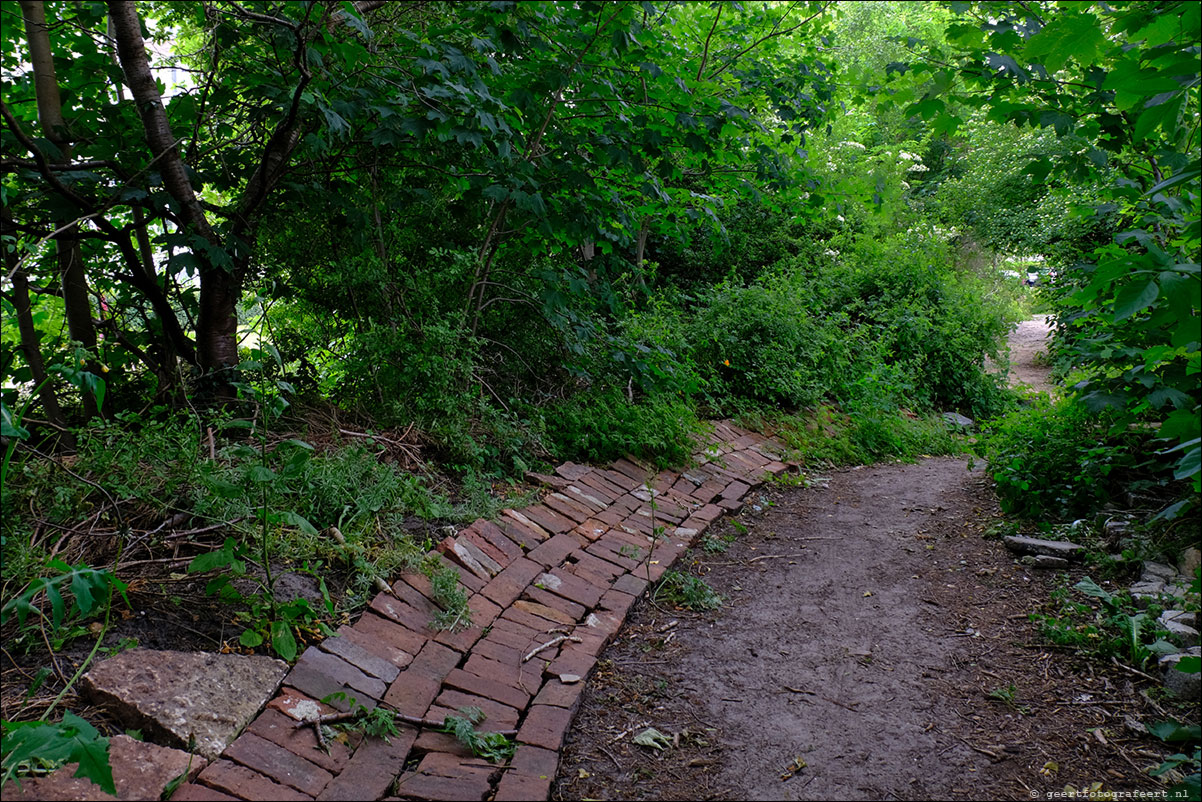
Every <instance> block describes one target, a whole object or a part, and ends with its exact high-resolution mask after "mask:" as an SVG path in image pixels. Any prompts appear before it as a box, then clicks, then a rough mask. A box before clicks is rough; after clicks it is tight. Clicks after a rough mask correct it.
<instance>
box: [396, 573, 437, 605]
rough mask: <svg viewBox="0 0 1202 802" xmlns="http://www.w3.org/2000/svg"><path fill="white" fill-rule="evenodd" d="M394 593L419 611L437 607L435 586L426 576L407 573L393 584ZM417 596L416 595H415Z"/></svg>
mask: <svg viewBox="0 0 1202 802" xmlns="http://www.w3.org/2000/svg"><path fill="white" fill-rule="evenodd" d="M392 592H393V593H395V594H396V595H397V596H398V597H399V598H401V599H403V600H405V601H406V602H408V603H409V605H410V606H411V607H413V608H415V609H417V610H427V609H429V608H431V607H437V606H438V605H437V603H435V601H434V585H433V584H432V583H431V582H430V577H428V576H426V575H425V574H421V573H417V572H413V571H406V572H404V573H402V574H401V575H400V576H399V577H397V581H396V582H393V583H392ZM414 594H416V595H414Z"/></svg>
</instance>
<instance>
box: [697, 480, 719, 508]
mask: <svg viewBox="0 0 1202 802" xmlns="http://www.w3.org/2000/svg"><path fill="white" fill-rule="evenodd" d="M725 489H726V483H725V482H719V481H717V480H715V479H710V480H709V481H707V482H705V483H704V484H702V485H701V486H700V487H695V488H693V489H692V490H691V491H689V495H690V496H692V497H693V498H695V499H697V500H698V501H699V502H701V503H702V504H708V503H710V502H711V501H713V500H714V499H715V498H717V496H718V494H719V493H721V492H722V491H723V490H725Z"/></svg>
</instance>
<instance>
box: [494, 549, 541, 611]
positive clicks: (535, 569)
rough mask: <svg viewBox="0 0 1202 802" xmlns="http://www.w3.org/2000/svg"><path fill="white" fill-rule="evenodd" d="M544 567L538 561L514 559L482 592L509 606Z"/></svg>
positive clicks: (496, 601)
mask: <svg viewBox="0 0 1202 802" xmlns="http://www.w3.org/2000/svg"><path fill="white" fill-rule="evenodd" d="M542 571H543V567H542V566H541V565H539V564H538V563H536V562H532V561H530V560H527V559H525V558H524V557H523V558H520V559H517V560H514V561H513V562H512V563H510V565H509V567H507V568H506V569H505V570H504V571H502V572H501V573H499V574H497V575H496V576H495V577H494V578H493V580H492V581H491V582H489V583H488V584H487V585H485V586H484V590H483V591H481V594H482V595H483V596H485V597H487V598H488V599H491V600H492V601H493V602H495V603H497V604H499V605H500V606H501V607H508V606H509V605H510V604H512V603H513V602H514V600H515V599H517V598H518V597H519V596H521V595H522V591H523V590H525V589H526V586H527V585H529V584H530V582H531V581H532V580H533V579H534V577H536V576H538V575H539V574H541V573H542Z"/></svg>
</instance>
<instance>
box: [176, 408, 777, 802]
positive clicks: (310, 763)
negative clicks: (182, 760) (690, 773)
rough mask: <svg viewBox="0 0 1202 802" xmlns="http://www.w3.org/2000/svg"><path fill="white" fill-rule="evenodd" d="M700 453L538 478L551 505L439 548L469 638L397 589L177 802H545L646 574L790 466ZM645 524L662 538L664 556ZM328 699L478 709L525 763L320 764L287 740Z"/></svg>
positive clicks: (419, 738) (319, 755)
mask: <svg viewBox="0 0 1202 802" xmlns="http://www.w3.org/2000/svg"><path fill="white" fill-rule="evenodd" d="M698 445H699V447H700V451H698V453H697V455H696V456H697V458H698V462H699V466H698V467H696V468H693V469H690V470H688V471H686V472H684V473H674V472H671V471H662V472H659V473H654V472H652V471H650V470H648V469H647V468H645V467H643V466H641V465H639V464H638V463H637V462H635V461H634V460H631V459H620V460H617V461H616V462H614V463H613V464H612V465H610V466H609V467H608V468H594V467H589V466H586V465H576V464H573V463H565V464H564V465H561V466H559V468H557V469H556V471H555V475H554V476H543V475H538V474H531V475H530V478H532V479H534V480H536V481H538V482H540V483H542V484H543V485H545V486H546V487H547V488H548V490H549V491H550V492H549V493H548V494H547V495H546V497H545V498H544V499H543V500H542V502H540V503H538V504H535V505H533V506H530V507H526V508H525V509H522V510H505V511H504V512H503V513H502V514H501V515H500V516H498V519H497V520H496V521H486V520H483V519H481V520H479V521H476V522H475V523H473V524H472V525H471V526H469V527H467V528H466V529H463V530H462V531H460V532H459V533H458V534H456V535H454V536H453V537H448V538H446V539H445V540H443V541H442V542H441V543H440V544H439V545H438V546H437V548H436V551H437V552H438V553H439V554H440V555H441V557H440V559H442V560H443V561H444V563H445V564H447V565H451V566H454V567H455V568H456V569H457V570H458V572H459V575H460V578H461V584H462V590H463V591H464V593H465V595H467V596H468V599H469V601H468V604H469V607H470V609H471V613H472V615H471V627H470V628H468V629H464V630H460V631H457V632H453V633H452V632H445V631H437V630H433V629H430V627H429V624H430V622H431V621H432V620H433V618H434V616H435V615H436V614H437V613H438V611H439V610H438V607H437V606H436V605H435V603H434V601H433V600H432V596H433V595H434V594H433V593H432V591H431V588H430V582H429V580H428V579H427V578H426V577H425V576H422V575H420V574H406V575H403V576H401V577H400V578H399V579H397V581H396V583H395V584H394V585H393V586H392V588H393V592H392V593H391V594H389V593H380V594H379V595H378V596H377V597H376V598H375V599H374V600H373V601H372V602H371V604H370V606H369V607H368V609H367V610H366V611H365V612H364V613H363V615H362V616H361V617H360V619H359V620H358V621H357V622H356V623H355V624H354V626H351V627H342V628H341V629H340V630H339V631H338V635H337V636H336V637H333V638H329V639H327V640H326V641H325V642H323V643H322V644H320V646H314V647H310V648H309V649H308V650H306V651H305V652H304V654H303V655H301V658H300V659H299V660H298V661H297V663H296V665H295V666H294V667H293V668H292V670H291V672H290V673H289V675H288V677H287V678H286V679H285V680H284V685H283V687H282V688H281V689H280V692H279V694H278V695H277V696H276V698H274V699H272V700H271V701H269V702H268V705H267V707H266V709H265V710H264V711H263V712H262V713H261V714H260V716H259V717H258V719H257V720H256V721H255V722H254V723H253V724H252V725H251V726H250V727H249V728H248V729H247V730H246V732H244V733H243V734H242V735H241V736H239V737H238V738H237V739H236V740H235V741H234V742H233V743H232V744H231V745H230V746H229V747H228V748H227V749H226V750H225V752H224V754H223V755H222V756H221V758H220V759H218V760H216V761H214V762H213V763H212V764H210V765H209V766H208V767H206V768H205V769H204V770H203V771H202V772H201V773H200V774H199V775H198V776H197V777H196V779H195V781H194V782H191V783H187V784H185V785H184V786H182V787H181V788H180V789H179V791H178V792H177V793H176V795H175V797H174V798H176V799H243V800H258V799H271V800H275V799H319V800H326V799H331V800H332V799H357V800H379V799H385V798H387V799H397V798H400V799H430V800H441V799H448V800H485V799H496V800H545V799H547V797H548V794H549V792H550V788H551V783H552V781H553V780H554V779H555V772H556V769H557V767H558V764H559V751H558V750H559V749H560V747H561V745H562V743H563V738H564V735H565V733H566V732H567V730H568V727H569V726H570V725H571V723H572V716H573V715H574V714H575V712H576V708H577V706H578V705H579V702H580V697H581V692H582V691H583V687H584V682H585V681H586V679H587V677H588V675H589V673H590V672H591V671H592V669H593V666H594V665H595V663H596V661H597V655H598V654H600V652H601V650H602V649H603V648H604V647H605V645H606V644H607V643H608V642H609V641H610V640H611V639H612V638H613V637H614V635H616V634H617V632H618V630H619V628H620V627H621V626H622V623H623V621H624V620H625V618H626V612H627V610H629V609H630V607H631V605H632V604H633V603H634V601H635V600H636V599H637V598H638V596H639V595H640V594H641V593H642V592H643V591H644V590H645V589H646V588H647V584H648V583H647V577H648V575H650V578H651V581H655V580H657V579H658V578H659V577H660V576H662V575H663V573H664V571H666V570H667V569H668V568H669V567H670V566H671V565H672V563H673V562H674V561H675V560H676V559H677V558H678V557H679V556H680V555H681V554H682V553H683V552H684V551H685V550H686V549H687V548H688V547H689V546H691V545H692V544H693V543H694V542H695V541H696V539H697V538H698V537H699V536H700V535H701V533H702V532H704V531H705V529H706V527H708V526H709V525H710V524H711V523H712V522H713V521H715V520H716V519H717V518H719V517H720V516H721V515H723V514H724V513H727V512H733V511H736V510H738V509H739V508H740V506H741V504H742V499H743V498H744V496H745V495H746V494H747V493H748V492H750V491H751V490H752V489H754V488H755V487H757V486H758V485H759V484H761V483H762V482H763V481H764V479H765V478H766V477H768V476H770V475H779V474H781V473H783V472H784V471H785V470H787V468H788V466H787V465H786V464H785V463H783V462H781V461H779V446H778V445H777V444H776V443H774V442H773V441H771V440H769V439H768V438H766V437H763V436H761V435H758V434H754V433H752V432H747V431H743V430H741V429H739V428H736V427H735V426H733V425H731V424H729V423H718V424H716V425H715V428H714V432H713V434H712V435H711V436H710V437H709V438H708V439H706V440H704V441H702V440H699V441H698ZM648 487H650V488H651V489H652V490H651V491H649V490H648ZM653 493H654V495H653ZM653 499H654V504H655V509H654V510H653V509H652V506H651V504H650V502H652V500H653ZM653 516H654V524H653ZM653 526H655V527H657V528H658V527H663V529H662V531H661V533H660V537H659V538H658V539H656V540H654V541H653V540H652V538H651V534H652V527H653ZM561 636H567V638H566V639H565V638H563V637H561ZM552 641H554V643H553V644H552V645H549V646H546V647H545V648H543V649H541V650H538V651H537V654H535V655H534V656H533V657H531V658H530V659H529V660H526V659H524V658H526V657H527V655H529V654H530V653H531V652H532V651H535V650H536V649H538V647H539V646H540V645H542V644H546V643H551V642H552ZM336 693H343V694H345V696H346V697H353V698H354V699H356V700H357V701H358V702H359V704H362V705H364V706H366V707H369V708H371V707H375V706H377V705H383V706H384V707H386V708H389V709H392V710H395V711H397V712H399V713H403V714H406V715H409V716H416V717H419V718H423V719H427V720H431V721H441V720H442V718H443V717H444V716H445V715H447V714H448V713H454V712H455V711H456V710H458V709H459V708H461V707H467V706H474V707H478V708H480V709H481V710H482V711H483V712H484V713H485V714H486V716H487V717H486V718H485V720H484V721H483V722H482V723H481V724H480V725H479V727H478V729H480V730H481V731H489V730H516V732H517V735H516V741H517V751H516V754H515V755H514V757H513V759H512V760H511V761H510V762H509V764H508V765H507V766H498V765H494V764H491V763H488V762H486V761H484V760H483V759H480V758H477V757H474V756H473V755H472V754H471V753H470V752H468V751H466V750H465V749H464V748H463V747H462V746H460V745H459V743H458V742H457V741H455V739H454V738H452V737H451V736H449V735H446V734H443V733H440V732H438V731H437V730H433V729H425V728H415V727H412V726H409V725H400V727H401V735H400V736H398V737H394V738H392V739H391V740H390V742H385V741H383V740H380V739H377V738H362V737H357V738H354V739H352V741H351V744H350V745H347V744H341V743H333V744H331V745H330V750H329V752H328V753H327V752H325V751H322V750H321V749H319V748H318V745H317V740H316V736H315V734H314V733H313V730H312V728H311V727H302V728H297V727H296V726H294V725H295V724H296V722H298V721H301V720H304V719H305V717H306V716H307V715H310V714H311V711H313V710H318V709H320V710H322V711H323V712H327V713H330V712H333V710H334V708H338V709H342V710H345V709H347V708H348V705H347V702H346V701H345V699H338V698H335V699H331V700H329V701H330V705H332V706H333V707H331V706H329V705H323V704H320V703H319V702H318V700H321V699H324V698H327V697H329V696H331V695H332V694H336ZM390 794H395V795H396V796H389V795H390Z"/></svg>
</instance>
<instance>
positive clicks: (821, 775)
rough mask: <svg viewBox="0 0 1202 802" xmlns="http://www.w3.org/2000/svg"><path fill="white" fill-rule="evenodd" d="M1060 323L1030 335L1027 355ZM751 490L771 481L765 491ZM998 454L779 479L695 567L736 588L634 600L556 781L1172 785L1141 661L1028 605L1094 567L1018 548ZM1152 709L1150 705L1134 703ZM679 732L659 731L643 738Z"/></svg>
mask: <svg viewBox="0 0 1202 802" xmlns="http://www.w3.org/2000/svg"><path fill="white" fill-rule="evenodd" d="M1046 333H1047V324H1046V320H1045V321H1039V320H1036V321H1028V322H1026V323H1024V324H1022V325H1020V327H1019V329H1018V331H1017V332H1015V335H1014V338H1013V340H1014V342H1013V345H1014V350H1013V363H1012V364H1013V365H1014V368H1015V373H1016V374H1017V377H1018V378H1019V379H1020V380H1021V381H1023V382H1025V383H1026V384H1029V385H1031V386H1032V387H1035V388H1036V389H1042V390H1045V391H1048V390H1051V388H1050V386H1049V385H1048V384H1047V383H1046V375H1047V368H1045V367H1042V366H1039V365H1033V364H1032V363H1031V355H1033V354H1034V353H1035V352H1036V351H1038V350H1040V349H1042V348H1043V339H1044V337H1046ZM753 500H754V499H753ZM997 520H998V510H997V506H996V501H995V498H994V496H993V493H992V491H991V489H990V487H989V483H988V481H987V479H986V477H985V474H984V472H983V470H982V469H981V467H980V466H979V465H978V466H977V467H976V469H975V470H971V469H970V464H969V462H968V461H967V460H964V459H956V458H932V459H927V460H924V461H923V462H920V463H918V464H916V465H880V466H870V467H862V468H852V469H847V470H842V471H836V472H833V473H831V474H830V475H829V476H828V477H827V478H826V479H825V480H823V481H815V483H814V486H811V487H808V488H790V489H777V490H774V491H771V492H769V493H767V494H765V495H763V496H761V497H760V498H759V499H758V503H755V504H751V505H749V506H748V507H746V508H745V509H744V511H743V512H742V513H741V514H740V515H739V516H737V517H736V518H735V519H734V520H733V521H723V522H721V523H720V524H719V525H718V528H717V530H716V531H715V533H714V534H712V535H710V538H709V539H708V540H707V541H706V542H708V543H709V544H710V546H709V548H708V549H707V548H704V544H703V547H702V548H699V549H697V550H696V551H695V552H694V553H692V554H691V555H689V558H688V560H687V561H685V562H684V563H683V564H682V565H681V566H680V569H681V570H682V571H685V572H688V573H689V574H692V575H693V576H697V577H704V579H705V580H706V582H707V583H708V584H709V585H710V586H712V587H713V588H714V590H715V591H717V593H718V594H720V596H721V597H722V598H723V600H724V603H723V605H722V607H721V608H719V609H717V610H715V611H712V612H708V613H694V612H689V611H687V610H682V609H680V608H678V607H675V606H674V605H673V604H672V603H671V602H669V601H668V600H666V599H658V600H657V599H655V598H652V599H649V600H645V601H643V602H641V603H640V605H639V606H638V607H637V608H636V609H635V610H634V611H633V612H632V614H631V617H630V618H629V619H628V623H627V625H626V627H625V628H624V629H623V630H622V632H621V633H620V634H619V636H618V638H617V640H616V641H615V642H614V644H612V645H611V646H610V647H609V648H608V649H607V650H606V652H604V653H603V655H602V661H601V662H600V663H599V664H598V670H597V672H596V673H595V674H594V676H593V677H592V678H590V680H589V686H588V689H587V691H586V692H585V695H584V699H583V703H582V708H581V711H580V713H579V715H578V716H577V718H576V719H575V722H574V724H573V726H572V729H571V731H570V733H569V736H568V739H567V743H566V746H565V749H564V755H563V759H562V761H561V763H560V769H559V774H558V777H557V781H556V784H555V786H554V787H553V793H552V798H553V799H582V798H583V799H768V800H771V799H1033V798H1034V799H1047V798H1050V797H1049V796H1046V795H1047V794H1050V793H1052V792H1063V790H1064V789H1065V787H1066V786H1074V787H1077V788H1084V787H1088V786H1090V785H1091V784H1092V783H1095V782H1100V783H1103V784H1104V787H1105V788H1106V789H1108V790H1129V791H1133V790H1145V791H1146V790H1152V789H1155V788H1158V787H1160V786H1158V785H1157V783H1156V781H1154V780H1152V779H1150V778H1149V777H1148V776H1147V774H1146V771H1147V769H1148V768H1150V767H1153V766H1155V765H1157V764H1158V763H1159V761H1160V759H1161V757H1162V756H1163V755H1166V754H1168V752H1167V751H1166V750H1165V749H1164V748H1163V747H1162V746H1161V745H1159V744H1158V743H1156V742H1154V741H1152V740H1151V739H1150V738H1148V737H1147V736H1146V735H1143V734H1140V733H1137V732H1136V731H1135V730H1133V729H1132V722H1139V721H1149V720H1156V719H1163V718H1165V716H1164V715H1163V712H1164V711H1161V710H1160V709H1159V708H1158V707H1157V705H1156V702H1155V701H1154V700H1153V699H1151V698H1149V697H1148V696H1147V695H1146V694H1141V693H1139V691H1140V690H1141V688H1142V687H1147V686H1138V685H1134V684H1133V682H1135V683H1139V682H1142V680H1141V679H1140V678H1139V677H1137V676H1134V675H1133V674H1130V673H1129V672H1124V671H1121V670H1120V669H1118V668H1115V669H1113V670H1111V671H1109V672H1108V673H1107V672H1103V671H1101V670H1099V669H1098V668H1097V664H1096V663H1083V662H1082V663H1078V662H1077V661H1076V658H1075V657H1074V656H1073V655H1072V654H1070V653H1066V652H1063V651H1058V650H1056V648H1055V647H1053V646H1049V645H1047V641H1046V639H1045V638H1044V637H1043V636H1042V635H1041V634H1040V633H1039V631H1038V625H1037V624H1036V623H1033V622H1032V621H1031V620H1030V616H1031V613H1033V612H1039V611H1046V610H1047V609H1048V606H1047V605H1048V599H1049V596H1050V594H1051V592H1052V591H1053V590H1054V589H1056V588H1058V587H1063V586H1064V585H1065V584H1072V582H1074V581H1076V579H1077V578H1079V577H1080V576H1083V575H1084V572H1083V571H1080V570H1076V571H1073V572H1070V573H1071V576H1069V577H1067V578H1066V577H1064V576H1063V575H1052V574H1050V573H1046V572H1043V573H1041V572H1037V571H1032V570H1030V569H1027V568H1026V567H1024V566H1022V565H1020V564H1018V563H1016V562H1015V561H1014V559H1013V557H1012V555H1010V554H1008V553H1007V552H1006V551H1005V550H1004V549H1003V548H1002V547H1001V545H1000V544H999V542H998V541H997V540H996V539H986V538H984V537H982V535H983V534H984V533H985V532H986V531H987V530H988V529H989V528H990V527H991V526H992V525H994V524H995V523H996V521H997ZM1135 726H1138V725H1135ZM648 728H654V729H656V730H658V731H659V732H661V733H663V734H664V735H665V736H666V737H667V739H668V741H669V742H668V743H663V742H661V744H660V746H661V747H662V748H656V747H654V746H651V745H640V744H637V743H635V742H634V740H635V738H636V737H637V736H639V735H640V734H642V733H644V732H645V731H646V730H647V729H648Z"/></svg>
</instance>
